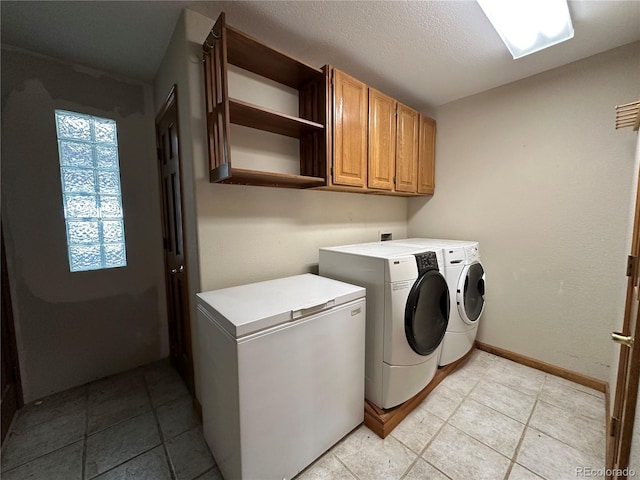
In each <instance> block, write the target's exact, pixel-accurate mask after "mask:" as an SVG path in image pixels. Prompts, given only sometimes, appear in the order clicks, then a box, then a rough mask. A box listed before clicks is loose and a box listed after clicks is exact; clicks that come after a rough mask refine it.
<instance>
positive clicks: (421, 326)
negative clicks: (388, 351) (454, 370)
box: [404, 270, 449, 356]
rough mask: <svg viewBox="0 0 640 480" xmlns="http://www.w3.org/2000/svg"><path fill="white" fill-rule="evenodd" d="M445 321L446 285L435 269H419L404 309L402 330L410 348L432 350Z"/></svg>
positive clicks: (417, 350) (446, 313)
mask: <svg viewBox="0 0 640 480" xmlns="http://www.w3.org/2000/svg"><path fill="white" fill-rule="evenodd" d="M448 323H449V288H448V287H447V281H446V280H445V279H444V277H443V276H442V275H440V272H438V270H429V271H427V272H425V273H423V274H422V275H421V276H420V277H419V278H418V279H417V280H416V282H415V283H414V284H413V287H411V291H410V292H409V296H408V298H407V305H406V307H405V313H404V331H405V334H406V336H407V341H408V342H409V345H410V346H411V348H412V349H413V351H414V352H416V353H418V354H420V355H423V356H426V355H430V354H432V353H433V352H434V351H435V350H436V348H438V346H439V345H440V342H442V339H443V337H444V334H445V332H446V331H447V324H448Z"/></svg>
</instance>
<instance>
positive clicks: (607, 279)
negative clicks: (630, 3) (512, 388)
mask: <svg viewBox="0 0 640 480" xmlns="http://www.w3.org/2000/svg"><path fill="white" fill-rule="evenodd" d="M639 59H640V44H638V43H636V44H631V45H627V46H624V47H621V48H618V49H615V50H612V51H609V52H605V53H603V54H600V55H597V56H594V57H591V58H588V59H585V60H582V61H579V62H576V63H573V64H570V65H567V66H564V67H561V68H557V69H554V70H551V71H548V72H545V73H542V74H540V75H536V76H534V77H530V78H528V79H524V80H522V81H519V82H515V83H512V84H509V85H506V86H503V87H500V88H496V89H494V90H490V91H488V92H485V93H482V94H479V95H475V96H472V97H468V98H465V99H462V100H459V101H456V102H452V103H450V104H447V105H444V106H442V107H440V108H438V109H437V112H436V118H437V121H438V133H437V160H436V162H437V164H436V194H435V196H434V197H433V198H431V199H412V200H410V201H409V220H408V230H409V234H410V236H426V237H441V238H442V237H444V238H462V239H475V240H478V241H480V245H481V254H482V258H483V261H484V264H485V270H486V275H487V305H486V310H485V313H484V315H483V318H482V320H481V324H480V327H479V332H478V339H479V340H481V341H483V342H486V343H489V344H492V345H495V346H498V347H502V348H505V349H508V350H511V351H514V352H517V353H521V354H524V355H528V356H531V357H534V358H537V359H539V360H542V361H545V362H549V363H552V364H554V365H558V366H560V367H564V368H567V369H570V370H574V371H576V372H581V373H584V374H587V375H591V376H594V377H597V378H599V379H602V380H605V381H608V380H609V370H610V363H611V360H612V357H613V355H612V349H613V346H612V343H611V341H610V339H609V335H610V332H611V330H612V329H614V328H615V327H616V326H617V324H618V322H619V319H620V318H621V316H622V312H623V306H624V288H625V277H624V270H625V261H626V256H627V254H628V232H629V230H628V223H629V210H630V208H631V206H630V202H629V199H630V198H631V188H632V184H633V180H634V178H633V177H634V149H635V136H634V134H633V133H632V132H631V131H630V129H626V130H618V131H616V130H614V112H615V110H614V107H615V105H618V104H623V103H627V102H630V101H633V100H634V99H637V98H638V94H639V93H640V92H639V91H638V90H639V88H638V78H640V61H639Z"/></svg>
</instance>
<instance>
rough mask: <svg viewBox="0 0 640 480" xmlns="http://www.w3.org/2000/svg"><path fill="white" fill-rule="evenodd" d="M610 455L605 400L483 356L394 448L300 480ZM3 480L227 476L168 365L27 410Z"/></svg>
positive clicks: (341, 448)
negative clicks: (606, 448) (208, 446)
mask: <svg viewBox="0 0 640 480" xmlns="http://www.w3.org/2000/svg"><path fill="white" fill-rule="evenodd" d="M604 450H605V406H604V395H603V394H602V393H600V392H597V391H595V390H591V389H589V388H586V387H584V386H582V385H578V384H575V383H572V382H569V381H567V380H564V379H561V378H558V377H554V376H552V375H547V374H545V373H542V372H540V371H538V370H534V369H531V368H528V367H525V366H523V365H519V364H516V363H514V362H511V361H509V360H505V359H503V358H500V357H496V356H494V355H490V354H488V353H485V352H480V351H476V352H474V353H473V355H472V357H471V358H470V359H469V361H468V362H467V364H466V365H465V366H464V367H462V368H461V369H460V370H458V371H457V372H455V373H453V374H452V375H450V376H449V377H447V378H446V379H445V380H444V381H443V382H442V383H441V384H440V385H439V386H438V387H437V388H436V389H435V390H434V391H433V392H432V393H431V394H430V395H429V396H428V397H427V398H426V399H425V401H424V402H423V403H422V404H421V405H420V406H419V407H418V408H417V409H416V410H414V411H413V412H412V413H411V414H410V415H409V416H408V417H407V418H406V419H405V420H404V421H403V422H402V423H401V424H400V425H399V426H398V427H397V428H396V429H395V430H394V431H393V432H391V434H390V435H389V436H387V438H386V439H384V440H382V439H380V438H379V437H377V436H376V435H375V434H374V433H373V432H371V430H369V429H368V428H367V427H365V426H364V425H361V426H360V427H358V428H356V429H355V430H354V431H353V432H351V433H350V434H349V435H347V436H346V437H345V438H344V439H342V440H341V441H340V442H338V444H336V445H335V446H334V447H333V448H332V449H331V450H329V451H328V452H327V453H326V454H324V455H323V456H322V457H320V458H319V459H318V460H317V461H316V462H315V463H314V464H312V465H311V466H309V468H307V469H306V470H305V471H304V472H302V473H301V474H300V475H299V476H298V477H297V480H334V479H336V480H342V479H344V480H354V479H359V480H395V479H406V480H429V479H434V480H446V479H451V480H480V479H488V480H502V479H510V480H529V479H537V480H540V479H547V480H563V479H575V478H576V477H577V475H576V473H577V472H576V468H579V467H590V468H594V469H597V468H602V467H603V465H604V454H605V451H604ZM2 478H3V479H5V480H18V479H19V480H23V479H25V480H26V479H29V480H37V479H42V480H57V479H60V480H73V479H79V480H83V479H92V478H97V479H100V480H105V479H106V480H113V479H120V480H123V479H149V480H163V479H176V480H183V479H186V480H192V479H200V480H214V479H221V478H222V477H221V475H220V472H219V470H218V468H217V466H216V465H215V462H214V460H213V457H212V456H211V453H210V452H209V449H208V448H207V445H206V443H205V442H204V438H203V436H202V428H201V426H200V425H199V421H198V418H197V416H196V415H195V414H194V413H193V410H192V407H191V399H190V397H189V395H188V392H187V390H186V388H185V387H184V385H183V384H182V382H181V381H180V378H179V377H178V375H177V374H176V373H175V371H174V370H172V369H171V367H170V365H169V364H168V362H166V361H162V362H158V363H155V364H152V365H149V366H146V367H143V368H139V369H136V370H133V371H131V372H126V373H124V374H121V375H116V376H114V377H110V378H107V379H104V380H99V381H97V382H94V383H91V384H89V385H86V386H83V387H79V388H76V389H72V390H69V391H66V392H63V393H60V394H57V395H53V396H51V397H47V398H45V399H44V400H43V402H42V403H41V404H38V405H37V404H30V405H27V406H25V407H24V408H23V409H22V410H21V411H20V413H19V415H18V417H17V418H16V420H15V421H14V424H13V426H12V430H11V433H10V436H9V437H8V439H7V441H6V442H5V445H4V447H3V449H2ZM256 480H261V479H256Z"/></svg>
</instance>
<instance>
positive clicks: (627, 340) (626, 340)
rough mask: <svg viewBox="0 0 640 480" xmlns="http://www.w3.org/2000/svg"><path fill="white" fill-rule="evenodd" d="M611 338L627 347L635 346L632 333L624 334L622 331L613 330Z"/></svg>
mask: <svg viewBox="0 0 640 480" xmlns="http://www.w3.org/2000/svg"><path fill="white" fill-rule="evenodd" d="M611 340H613V341H614V342H616V343H620V344H622V345H626V346H627V347H632V346H633V340H634V339H633V337H632V336H631V335H628V336H627V335H622V334H621V333H620V332H611Z"/></svg>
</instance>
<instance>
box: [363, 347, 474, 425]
mask: <svg viewBox="0 0 640 480" xmlns="http://www.w3.org/2000/svg"><path fill="white" fill-rule="evenodd" d="M473 350H474V349H471V350H470V351H469V353H467V354H466V355H465V356H464V357H462V358H461V359H460V360H457V361H455V362H453V363H450V364H449V365H446V366H444V367H442V368H439V369H438V370H437V371H436V374H435V376H434V377H433V379H432V380H431V381H430V382H429V384H428V385H427V386H426V387H425V388H424V389H422V390H420V392H418V393H417V394H416V395H415V396H413V397H411V398H410V399H409V400H407V401H406V402H404V403H402V404H400V405H398V406H397V407H393V408H389V409H386V410H383V409H382V408H379V407H377V406H376V405H374V404H373V403H371V402H370V401H369V400H365V402H364V424H365V425H366V426H367V427H369V428H370V429H371V430H372V431H373V433H375V434H376V435H378V436H379V437H380V438H385V437H386V436H387V435H389V433H391V431H392V430H393V429H394V428H396V427H397V426H398V424H399V423H400V422H401V421H402V420H404V418H405V417H406V416H407V415H409V413H411V412H412V411H413V410H414V409H415V408H416V407H417V406H418V405H420V404H421V403H422V401H423V400H424V399H425V398H426V396H427V395H429V393H431V392H432V391H433V389H434V388H436V387H437V386H438V384H440V382H442V380H444V379H445V377H446V376H447V375H450V374H451V373H453V372H454V371H455V370H456V369H458V368H460V367H461V366H462V365H464V364H465V363H466V362H467V360H469V357H470V356H471V354H472V353H473Z"/></svg>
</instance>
